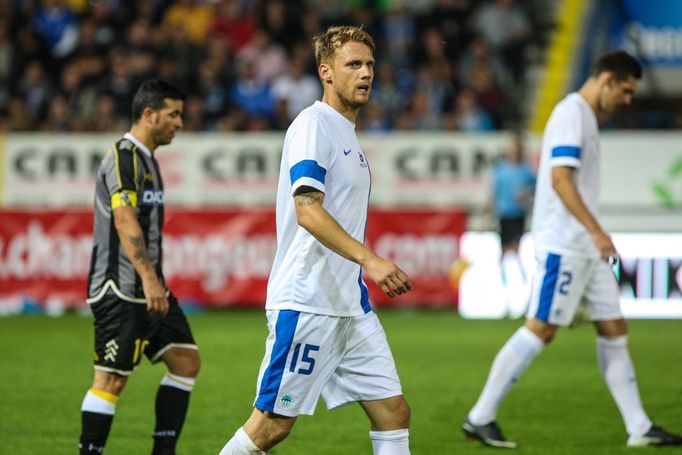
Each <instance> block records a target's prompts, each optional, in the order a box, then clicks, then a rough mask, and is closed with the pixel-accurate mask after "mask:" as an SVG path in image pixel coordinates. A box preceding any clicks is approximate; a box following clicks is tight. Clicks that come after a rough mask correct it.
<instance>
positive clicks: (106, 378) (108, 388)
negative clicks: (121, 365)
mask: <svg viewBox="0 0 682 455" xmlns="http://www.w3.org/2000/svg"><path fill="white" fill-rule="evenodd" d="M98 373H99V374H97V375H96V376H95V380H94V382H93V384H92V388H93V389H95V390H101V391H103V392H107V393H111V394H113V395H116V396H119V395H120V394H121V392H123V389H124V388H125V386H126V384H127V383H128V376H120V375H118V374H111V373H104V372H98Z"/></svg>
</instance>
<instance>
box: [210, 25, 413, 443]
mask: <svg viewBox="0 0 682 455" xmlns="http://www.w3.org/2000/svg"><path fill="white" fill-rule="evenodd" d="M314 47H315V57H316V60H317V67H318V75H319V77H320V79H321V81H322V85H323V97H322V101H321V102H320V101H316V102H315V103H314V104H313V105H312V106H310V107H308V108H307V109H305V110H303V111H302V112H301V113H300V114H299V115H298V117H296V119H295V120H294V121H293V123H292V124H291V126H290V127H289V129H288V131H287V133H286V137H285V139H284V151H283V154H282V165H281V170H280V176H279V187H278V189H277V209H276V210H277V253H276V255H275V260H274V264H273V267H272V271H271V274H270V280H269V282H268V293H267V302H266V306H265V308H266V315H267V320H268V328H269V330H270V335H269V336H268V339H267V341H266V352H265V356H264V358H263V363H262V365H261V369H260V373H259V377H258V385H257V396H256V400H255V403H254V410H253V412H252V414H251V416H250V417H249V419H248V420H247V421H246V423H245V424H244V426H243V427H241V428H239V429H238V430H237V432H236V433H235V434H234V436H233V437H232V439H230V441H228V442H227V444H226V445H225V447H224V448H223V450H222V451H221V452H220V454H221V455H237V454H239V455H242V454H244V455H245V454H262V453H265V452H267V451H268V450H270V449H271V448H272V447H273V446H274V445H275V444H277V443H278V442H280V441H282V440H283V439H284V438H286V437H287V435H288V434H289V432H290V431H291V429H292V427H293V426H294V423H295V422H296V418H297V417H298V416H299V415H312V414H313V412H314V411H315V405H316V404H317V401H318V398H319V396H320V395H322V397H323V398H324V401H325V402H326V405H327V408H329V409H332V408H336V407H339V406H343V405H345V404H347V403H351V402H358V403H360V405H361V406H362V408H363V409H364V411H365V413H366V414H367V416H368V417H369V420H370V430H371V431H370V432H369V436H370V439H371V441H372V446H373V448H374V454H377V455H378V454H381V455H406V454H409V453H410V449H409V433H408V426H409V420H410V409H409V407H408V404H407V402H406V401H405V398H404V397H403V395H402V389H401V386H400V381H399V379H398V374H397V372H396V368H395V362H394V361H393V355H392V354H391V351H390V349H389V346H388V343H387V341H386V335H385V333H384V330H383V328H382V326H381V324H380V323H379V320H378V318H377V316H376V314H375V313H374V312H373V311H372V307H371V305H370V303H369V299H368V297H367V287H366V286H365V284H364V283H363V281H362V276H361V270H362V269H364V270H365V273H366V274H367V276H368V277H369V278H370V279H372V280H373V281H374V282H375V283H377V284H378V285H379V286H380V287H381V289H382V290H383V291H384V292H385V293H386V294H387V295H388V296H389V297H393V296H396V295H401V294H404V293H406V292H408V291H409V290H410V289H411V288H412V285H411V283H410V280H409V278H408V276H407V275H406V274H405V272H403V271H402V270H401V269H400V268H398V267H397V266H396V265H395V264H393V263H391V262H389V261H387V260H385V259H383V258H381V257H379V256H377V255H376V254H375V253H374V252H373V251H371V250H370V249H369V248H367V247H366V246H365V245H364V244H363V241H364V236H365V222H366V219H367V205H368V202H369V190H370V172H369V167H368V164H367V157H366V156H365V153H364V152H363V150H362V147H361V146H360V144H359V142H358V139H357V136H356V134H355V124H354V121H355V119H356V117H357V114H358V111H359V110H360V108H361V107H362V106H364V105H365V104H367V102H368V101H369V96H370V93H371V90H372V79H373V77H374V41H373V39H372V37H371V36H370V35H369V34H368V33H367V32H366V31H364V30H363V29H361V28H357V27H350V26H334V27H330V28H329V29H328V30H327V31H326V32H324V33H322V34H321V35H319V36H317V37H315V39H314ZM321 437H322V436H321ZM309 452H310V453H316V451H315V448H314V446H311V448H310V451H309Z"/></svg>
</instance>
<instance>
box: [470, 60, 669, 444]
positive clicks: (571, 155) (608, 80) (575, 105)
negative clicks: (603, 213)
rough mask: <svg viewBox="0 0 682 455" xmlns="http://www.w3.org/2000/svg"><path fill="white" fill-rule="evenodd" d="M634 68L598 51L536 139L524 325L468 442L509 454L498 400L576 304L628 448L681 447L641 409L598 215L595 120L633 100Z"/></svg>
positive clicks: (609, 247)
mask: <svg viewBox="0 0 682 455" xmlns="http://www.w3.org/2000/svg"><path fill="white" fill-rule="evenodd" d="M641 75H642V68H641V66H640V64H639V63H638V62H637V60H635V59H634V58H633V57H631V56H630V55H628V54H627V53H626V52H623V51H616V52H612V53H609V54H605V55H603V56H602V57H601V58H599V60H598V61H597V62H596V64H595V65H594V67H593V70H592V73H591V75H590V77H589V78H588V79H587V81H586V82H585V83H584V84H583V86H582V87H581V88H580V90H579V91H578V92H577V93H571V94H569V95H568V96H567V97H566V98H564V99H563V100H562V101H561V102H560V103H559V104H558V105H557V106H556V107H555V108H554V111H553V112H552V114H551V116H550V118H549V120H548V122H547V125H546V127H545V133H544V137H543V141H542V155H541V158H540V168H539V174H538V181H537V187H536V192H535V207H534V211H533V223H532V235H533V241H534V244H535V250H536V255H537V260H538V272H537V275H536V276H535V280H534V283H533V289H532V294H531V301H530V308H529V312H528V319H527V320H526V323H525V324H524V325H523V326H522V327H521V328H520V329H519V330H517V331H516V333H515V334H514V335H512V337H511V338H510V339H509V340H508V341H507V343H506V344H505V345H504V346H503V347H502V349H501V350H500V352H499V353H498V354H497V357H496V358H495V361H494V362H493V364H492V368H491V370H490V374H489V376H488V380H487V382H486V384H485V387H484V388H483V391H482V392H481V396H480V397H479V398H478V401H477V402H476V404H475V406H474V407H473V408H472V409H471V411H470V412H469V415H468V416H467V418H466V420H465V422H464V424H463V425H462V429H463V430H464V433H465V434H466V435H467V436H468V437H469V438H472V439H478V440H480V441H482V442H483V443H485V444H487V445H489V446H493V447H500V448H515V447H517V444H516V443H514V442H511V441H507V440H506V439H505V438H504V436H503V435H502V432H501V431H500V428H499V427H498V425H497V424H496V422H495V420H496V414H497V408H498V406H499V405H500V403H501V401H502V400H503V398H504V397H505V395H506V394H507V392H508V391H509V389H510V388H511V386H512V384H513V383H515V382H516V381H517V380H518V379H519V378H520V377H521V375H522V374H523V372H524V371H525V370H526V369H527V368H528V366H529V365H530V363H531V362H532V361H533V359H534V358H535V357H536V356H537V355H538V354H539V353H540V352H541V351H542V349H543V348H544V347H545V346H546V345H547V344H548V343H549V342H550V341H551V340H552V338H553V337H554V335H555V334H556V333H557V330H558V329H559V327H562V326H566V325H569V324H570V323H571V320H572V319H573V317H574V315H575V313H576V310H577V308H578V305H579V303H580V302H581V300H584V301H585V304H586V309H587V311H588V313H589V314H590V315H591V317H592V320H593V323H594V326H595V329H596V332H597V353H598V359H599V368H600V369H601V373H602V375H603V377H604V381H605V382H606V385H607V387H608V389H609V391H610V392H611V395H612V396H613V399H614V400H615V402H616V405H617V406H618V409H619V410H620V413H621V416H622V417H623V420H624V422H625V429H626V431H627V433H628V438H627V445H628V446H630V447H637V446H660V445H680V444H682V437H680V436H678V435H675V434H671V433H669V432H667V431H665V430H664V429H662V428H660V427H658V426H655V425H654V424H653V423H652V422H651V420H650V419H649V417H648V415H647V414H646V412H645V411H644V409H643V407H642V403H641V400H640V397H639V391H638V388H637V382H636V380H635V374H634V369H633V366H632V362H631V360H630V354H629V352H628V348H627V326H626V322H625V319H623V315H622V314H621V311H620V305H619V299H618V285H617V282H616V278H615V276H614V274H613V272H612V270H611V267H610V265H609V259H610V258H611V259H614V258H616V257H617V252H616V248H615V247H614V245H613V243H612V242H611V238H610V236H609V235H608V234H607V233H606V232H604V230H603V229H602V227H601V225H600V224H599V222H598V220H597V218H596V216H597V215H596V214H597V205H598V195H599V154H600V152H599V127H598V123H597V119H598V116H600V115H603V114H609V113H611V112H614V111H615V110H616V109H618V108H619V107H621V106H627V105H628V104H630V102H631V101H632V97H633V95H634V91H635V87H636V85H637V80H638V79H640V77H641Z"/></svg>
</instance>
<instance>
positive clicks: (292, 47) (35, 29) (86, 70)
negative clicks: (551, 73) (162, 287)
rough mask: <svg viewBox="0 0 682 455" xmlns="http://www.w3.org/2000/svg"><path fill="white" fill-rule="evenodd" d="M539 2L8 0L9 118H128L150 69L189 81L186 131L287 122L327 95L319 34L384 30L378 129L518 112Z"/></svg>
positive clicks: (467, 126)
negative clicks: (318, 59) (317, 54)
mask: <svg viewBox="0 0 682 455" xmlns="http://www.w3.org/2000/svg"><path fill="white" fill-rule="evenodd" d="M542 3H543V2H542V1H533V0H525V1H523V0H487V1H485V0H413V1H407V0H375V1H363V0H176V1H172V0H137V1H134V2H131V1H125V0H0V131H49V132H57V131H79V132H104V131H124V130H126V129H127V128H128V126H129V123H130V103H131V98H132V95H133V93H134V91H135V89H136V88H137V86H138V85H139V83H140V82H141V81H143V80H145V79H148V78H151V77H159V78H162V79H165V80H168V81H171V82H173V83H175V84H176V85H178V86H179V87H181V88H182V89H183V90H184V91H185V92H186V93H187V95H188V96H187V100H186V103H185V114H184V129H185V130H186V131H261V130H282V129H285V128H286V127H287V126H288V125H289V123H290V121H291V120H292V119H293V118H294V117H295V116H296V115H297V114H298V112H300V110H301V109H303V108H305V107H307V106H308V105H310V104H311V103H312V102H313V101H314V100H316V99H319V98H320V96H321V86H320V82H319V80H318V77H317V72H316V67H315V60H314V55H313V51H312V47H311V42H312V37H313V36H315V35H316V34H317V33H319V32H320V31H322V30H324V29H325V28H326V27H327V26H329V25H332V24H352V25H364V27H365V28H366V29H367V30H368V31H369V32H370V33H371V34H372V36H373V37H374V38H375V40H376V42H377V51H376V53H375V57H376V58H377V66H376V74H375V82H374V92H373V96H372V101H371V103H370V105H369V106H368V107H367V108H366V109H364V112H363V115H362V116H361V117H360V118H359V119H358V128H359V129H361V130H372V131H393V130H435V129H439V130H440V129H442V130H455V131H489V130H495V129H500V128H512V127H515V126H517V125H518V123H519V121H520V115H521V113H520V112H519V107H518V106H519V97H520V96H522V94H523V92H524V88H525V83H524V80H525V75H524V71H525V68H526V62H525V59H526V57H527V55H528V49H529V46H532V45H534V44H536V43H534V42H533V40H536V39H537V36H538V34H537V27H536V21H537V18H538V17H539V16H541V15H542V14H543V11H540V10H541V9H542V7H541V6H540V7H538V5H542Z"/></svg>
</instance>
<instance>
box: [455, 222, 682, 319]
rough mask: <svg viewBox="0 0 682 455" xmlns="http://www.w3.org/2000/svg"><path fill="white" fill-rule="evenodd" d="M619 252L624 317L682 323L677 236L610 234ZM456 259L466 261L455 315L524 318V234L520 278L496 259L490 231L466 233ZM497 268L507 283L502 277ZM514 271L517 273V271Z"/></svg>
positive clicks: (527, 255) (528, 251) (527, 245)
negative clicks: (669, 320)
mask: <svg viewBox="0 0 682 455" xmlns="http://www.w3.org/2000/svg"><path fill="white" fill-rule="evenodd" d="M613 241H614V244H615V245H616V249H617V250H618V252H619V253H620V262H619V264H618V266H617V267H616V268H614V273H616V275H617V277H618V282H619V286H620V303H621V308H622V311H623V315H624V316H625V317H626V318H659V319H660V318H682V234H661V233H641V234H613ZM460 257H461V258H462V259H464V260H466V261H467V262H468V267H467V268H466V270H465V271H464V272H463V273H462V275H461V278H460V281H459V312H460V314H461V315H462V316H463V317H465V318H472V319H476V318H504V317H509V316H511V317H519V316H521V315H523V314H525V308H526V307H527V302H528V296H529V292H530V283H531V280H532V277H533V275H534V273H535V268H536V263H535V259H534V255H533V244H532V240H531V238H530V236H529V235H526V236H525V237H524V238H523V240H522V242H521V247H520V251H519V258H520V263H521V265H522V267H523V271H524V274H525V279H524V278H523V274H520V273H518V272H516V271H515V267H514V264H508V263H505V261H501V260H500V246H499V238H498V236H497V234H496V233H493V232H466V233H464V235H463V236H462V237H461V240H460ZM502 267H504V270H505V272H506V276H507V279H506V280H503V278H502V273H501V271H502ZM517 269H518V268H517Z"/></svg>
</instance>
